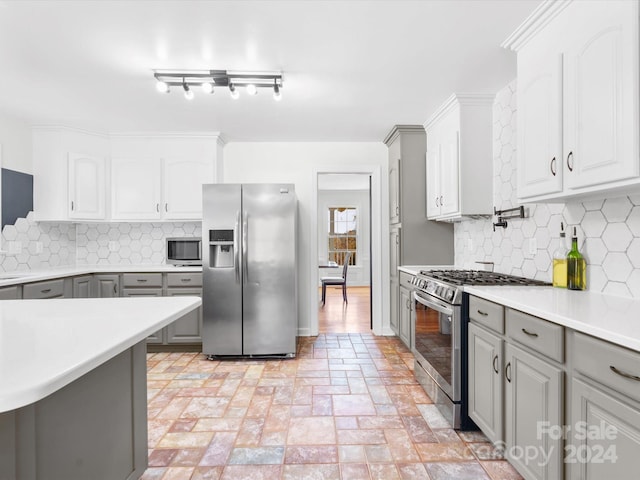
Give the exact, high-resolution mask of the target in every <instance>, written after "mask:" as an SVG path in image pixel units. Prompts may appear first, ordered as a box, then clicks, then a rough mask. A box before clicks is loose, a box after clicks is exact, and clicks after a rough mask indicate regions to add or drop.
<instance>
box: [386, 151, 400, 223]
mask: <svg viewBox="0 0 640 480" xmlns="http://www.w3.org/2000/svg"><path fill="white" fill-rule="evenodd" d="M400 164H401V161H400V158H395V159H393V160H390V164H389V221H390V223H392V224H393V223H400V218H401V217H400V188H401V186H400V179H401V178H402V177H401V176H400Z"/></svg>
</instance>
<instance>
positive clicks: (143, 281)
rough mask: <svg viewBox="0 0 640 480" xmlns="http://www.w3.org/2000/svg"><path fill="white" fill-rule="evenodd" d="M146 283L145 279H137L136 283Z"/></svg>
mask: <svg viewBox="0 0 640 480" xmlns="http://www.w3.org/2000/svg"><path fill="white" fill-rule="evenodd" d="M146 281H147V279H146V278H138V279H137V282H138V283H145V282H146Z"/></svg>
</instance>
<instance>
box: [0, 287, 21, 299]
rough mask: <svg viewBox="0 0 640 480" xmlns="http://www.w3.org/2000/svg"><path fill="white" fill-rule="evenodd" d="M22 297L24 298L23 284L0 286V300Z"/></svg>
mask: <svg viewBox="0 0 640 480" xmlns="http://www.w3.org/2000/svg"><path fill="white" fill-rule="evenodd" d="M20 298H22V286H21V285H13V286H11V287H2V288H0V300H16V299H20Z"/></svg>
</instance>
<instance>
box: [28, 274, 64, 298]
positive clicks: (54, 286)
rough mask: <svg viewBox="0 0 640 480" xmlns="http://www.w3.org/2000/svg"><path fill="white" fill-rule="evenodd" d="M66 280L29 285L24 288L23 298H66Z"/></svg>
mask: <svg viewBox="0 0 640 480" xmlns="http://www.w3.org/2000/svg"><path fill="white" fill-rule="evenodd" d="M64 296H65V295H64V279H62V278H60V279H57V280H47V281H46V282H34V283H27V284H25V285H23V287H22V298H24V299H25V300H28V299H45V298H64Z"/></svg>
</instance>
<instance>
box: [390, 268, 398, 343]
mask: <svg viewBox="0 0 640 480" xmlns="http://www.w3.org/2000/svg"><path fill="white" fill-rule="evenodd" d="M399 289H400V287H399V286H398V281H397V280H393V279H391V291H390V303H391V305H390V311H389V326H390V327H391V330H393V332H394V333H395V334H396V335H397V334H398V332H399V330H398V293H399V292H398V291H399Z"/></svg>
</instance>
